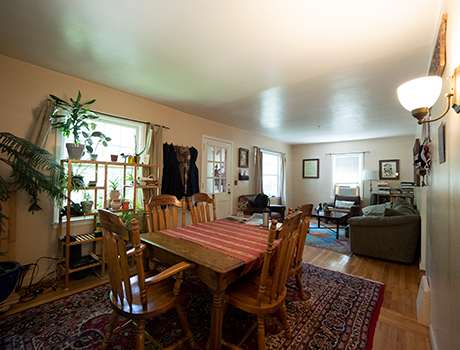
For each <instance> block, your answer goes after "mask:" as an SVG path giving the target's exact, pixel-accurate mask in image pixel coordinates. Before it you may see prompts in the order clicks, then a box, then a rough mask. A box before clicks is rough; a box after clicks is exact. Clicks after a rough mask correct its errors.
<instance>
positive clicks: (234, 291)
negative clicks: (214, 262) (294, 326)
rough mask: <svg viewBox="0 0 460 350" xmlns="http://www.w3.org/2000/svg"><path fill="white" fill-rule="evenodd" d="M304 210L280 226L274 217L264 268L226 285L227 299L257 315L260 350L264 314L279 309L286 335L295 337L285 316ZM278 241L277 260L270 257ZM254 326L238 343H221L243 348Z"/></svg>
mask: <svg viewBox="0 0 460 350" xmlns="http://www.w3.org/2000/svg"><path fill="white" fill-rule="evenodd" d="M300 216H301V213H300V212H298V213H294V214H292V215H289V216H287V217H286V218H285V219H284V221H283V225H282V226H280V227H279V228H278V229H277V228H276V226H277V221H276V220H272V224H271V226H270V229H269V233H268V239H267V247H266V251H265V255H264V261H263V265H262V270H261V272H260V270H258V271H256V272H253V273H249V274H247V275H245V276H243V277H241V278H240V279H238V280H236V281H235V282H233V283H232V284H230V285H229V286H228V287H227V290H226V292H225V294H224V301H225V302H226V303H228V304H230V305H233V306H236V307H237V308H239V309H241V310H244V311H246V312H249V313H252V314H255V315H257V344H258V349H259V350H263V349H265V322H264V319H265V315H268V314H273V313H275V312H278V314H279V316H280V319H281V321H282V323H283V327H284V332H285V336H286V338H288V339H291V338H292V333H291V329H290V327H289V323H288V320H287V315H286V305H285V298H286V279H287V277H288V272H289V269H290V268H291V266H292V260H293V257H294V249H295V245H296V242H297V236H298V231H299V225H300ZM275 239H276V240H278V246H277V248H276V256H275V257H274V258H276V261H275V263H274V265H273V262H272V261H271V258H272V256H273V254H274V252H275V246H274V241H275ZM254 328H255V327H252V328H251V329H250V330H249V331H248V332H247V333H246V335H245V336H244V337H243V340H242V341H240V343H239V344H238V345H235V344H231V343H229V342H227V341H225V340H223V342H222V344H224V345H225V346H226V347H228V348H230V349H241V348H240V346H241V344H242V343H243V342H244V340H245V339H246V338H247V337H248V336H249V334H250V332H252V331H253V330H254Z"/></svg>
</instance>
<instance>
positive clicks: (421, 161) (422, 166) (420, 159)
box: [414, 137, 431, 186]
mask: <svg viewBox="0 0 460 350" xmlns="http://www.w3.org/2000/svg"><path fill="white" fill-rule="evenodd" d="M430 145H431V140H430V139H429V138H428V137H426V138H425V140H423V143H422V144H421V145H420V147H419V151H418V153H417V154H416V155H415V158H414V164H415V169H416V171H417V174H419V175H420V176H421V177H422V186H426V185H427V184H426V182H425V176H426V175H427V174H428V172H429V171H430V168H431V150H430Z"/></svg>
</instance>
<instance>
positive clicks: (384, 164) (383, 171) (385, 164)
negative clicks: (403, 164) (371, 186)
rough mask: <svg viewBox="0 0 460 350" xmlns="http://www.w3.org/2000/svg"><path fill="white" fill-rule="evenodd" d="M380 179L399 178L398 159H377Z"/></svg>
mask: <svg viewBox="0 0 460 350" xmlns="http://www.w3.org/2000/svg"><path fill="white" fill-rule="evenodd" d="M379 178H380V180H399V159H389V160H380V161H379Z"/></svg>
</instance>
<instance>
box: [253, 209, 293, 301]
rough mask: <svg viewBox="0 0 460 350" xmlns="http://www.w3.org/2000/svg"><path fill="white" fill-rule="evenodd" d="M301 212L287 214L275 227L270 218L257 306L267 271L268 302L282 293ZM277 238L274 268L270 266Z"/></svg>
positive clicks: (263, 289) (263, 291)
mask: <svg viewBox="0 0 460 350" xmlns="http://www.w3.org/2000/svg"><path fill="white" fill-rule="evenodd" d="M300 215H301V213H300V212H299V213H295V214H292V215H289V216H287V217H286V218H285V219H284V221H283V225H282V226H281V227H280V228H278V229H277V228H276V225H277V221H276V220H272V224H271V226H270V229H269V234H268V239H267V248H266V252H265V257H264V263H263V266H262V271H261V274H260V282H259V290H258V296H257V301H256V303H257V306H260V304H261V302H262V299H263V297H264V294H265V293H266V283H267V279H268V273H269V272H271V274H270V277H271V280H272V284H271V287H270V290H269V291H268V295H269V296H270V303H271V302H273V301H276V300H277V299H278V296H279V295H281V294H282V291H283V290H284V288H286V286H285V285H286V280H287V277H288V272H289V269H290V267H291V264H292V261H293V259H294V248H295V243H296V242H297V237H298V231H299V224H300ZM275 239H277V240H278V248H277V251H276V262H275V266H274V268H271V257H272V256H273V253H274V241H275Z"/></svg>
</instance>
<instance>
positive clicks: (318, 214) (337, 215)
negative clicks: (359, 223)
mask: <svg viewBox="0 0 460 350" xmlns="http://www.w3.org/2000/svg"><path fill="white" fill-rule="evenodd" d="M347 215H348V214H347V213H340V212H335V211H332V212H331V213H330V214H324V211H322V210H320V211H316V210H313V212H312V213H311V216H312V217H313V218H317V219H318V228H321V226H320V223H321V218H325V219H328V220H331V221H335V223H336V224H337V231H336V239H339V220H340V219H341V218H343V217H344V216H347ZM328 230H329V229H328Z"/></svg>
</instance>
